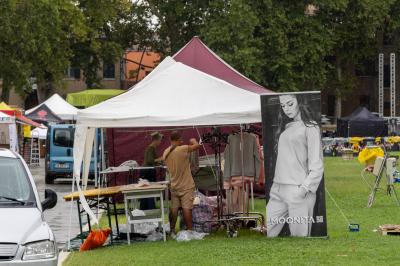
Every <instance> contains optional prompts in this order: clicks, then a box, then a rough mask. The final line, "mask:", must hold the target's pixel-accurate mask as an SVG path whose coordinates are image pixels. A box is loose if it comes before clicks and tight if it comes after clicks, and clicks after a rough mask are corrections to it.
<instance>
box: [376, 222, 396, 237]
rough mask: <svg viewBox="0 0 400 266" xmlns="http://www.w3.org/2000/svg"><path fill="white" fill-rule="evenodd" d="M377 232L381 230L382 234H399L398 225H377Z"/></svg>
mask: <svg viewBox="0 0 400 266" xmlns="http://www.w3.org/2000/svg"><path fill="white" fill-rule="evenodd" d="M379 232H381V234H382V235H383V236H387V235H400V225H395V224H384V225H381V226H379Z"/></svg>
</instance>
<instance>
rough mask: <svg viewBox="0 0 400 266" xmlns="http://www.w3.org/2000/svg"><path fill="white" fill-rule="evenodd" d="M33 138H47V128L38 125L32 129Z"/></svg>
mask: <svg viewBox="0 0 400 266" xmlns="http://www.w3.org/2000/svg"><path fill="white" fill-rule="evenodd" d="M31 138H35V139H47V128H40V127H37V128H35V129H33V130H32V131H31Z"/></svg>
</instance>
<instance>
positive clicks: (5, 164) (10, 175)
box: [0, 157, 35, 207]
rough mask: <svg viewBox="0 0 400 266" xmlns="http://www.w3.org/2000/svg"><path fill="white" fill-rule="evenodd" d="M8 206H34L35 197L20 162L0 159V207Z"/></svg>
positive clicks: (13, 159)
mask: <svg viewBox="0 0 400 266" xmlns="http://www.w3.org/2000/svg"><path fill="white" fill-rule="evenodd" d="M9 205H13V207H14V205H15V206H32V205H35V196H34V194H33V190H32V186H31V184H30V181H29V177H28V174H27V173H26V171H25V168H24V166H23V164H22V162H21V160H20V159H16V158H3V157H0V207H5V206H9Z"/></svg>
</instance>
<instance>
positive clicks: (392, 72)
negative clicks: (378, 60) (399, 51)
mask: <svg viewBox="0 0 400 266" xmlns="http://www.w3.org/2000/svg"><path fill="white" fill-rule="evenodd" d="M390 116H391V117H396V54H395V53H391V54H390Z"/></svg>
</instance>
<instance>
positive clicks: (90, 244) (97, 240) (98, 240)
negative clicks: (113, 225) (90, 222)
mask: <svg viewBox="0 0 400 266" xmlns="http://www.w3.org/2000/svg"><path fill="white" fill-rule="evenodd" d="M110 233H111V229H110V228H106V229H104V230H101V229H99V230H92V231H90V233H89V235H88V237H87V238H86V239H85V242H83V244H82V245H81V248H80V249H79V251H80V252H82V251H86V250H90V249H94V248H98V247H101V246H103V244H104V243H105V242H106V240H107V238H108V236H109V235H110Z"/></svg>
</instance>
